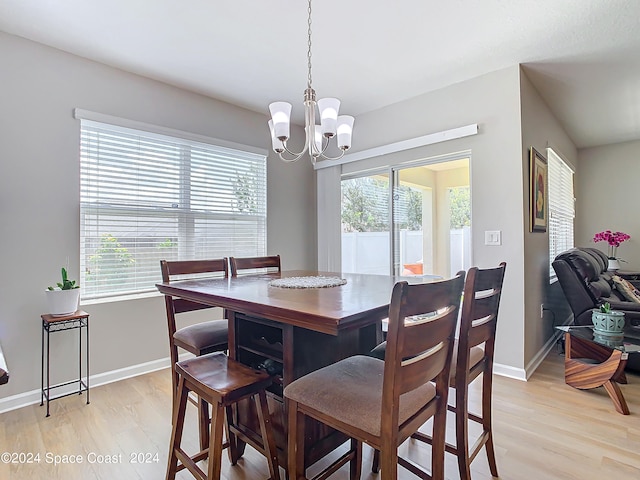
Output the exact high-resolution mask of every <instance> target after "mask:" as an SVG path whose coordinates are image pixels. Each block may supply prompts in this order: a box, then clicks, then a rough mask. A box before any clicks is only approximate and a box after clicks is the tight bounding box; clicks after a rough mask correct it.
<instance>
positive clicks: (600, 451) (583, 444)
mask: <svg viewBox="0 0 640 480" xmlns="http://www.w3.org/2000/svg"><path fill="white" fill-rule="evenodd" d="M562 361H563V358H562V356H560V355H559V354H557V353H556V352H552V353H551V354H550V355H549V356H548V358H547V359H546V360H545V361H544V362H543V364H542V365H541V366H540V368H539V369H538V371H537V372H536V373H535V374H534V375H533V377H532V378H531V379H530V380H529V382H526V383H525V382H520V381H517V380H512V379H508V378H503V377H496V378H495V380H494V431H495V442H496V454H497V462H498V471H499V473H500V478H502V479H508V480H521V479H522V480H528V479H532V480H547V479H548V480H553V479H562V480H565V479H566V480H578V479H580V480H591V479H593V480H600V479H607V478H615V479H617V480H626V479H628V480H632V479H634V480H635V479H640V377H639V376H635V375H629V376H628V380H629V384H628V385H623V386H621V388H622V391H623V393H624V395H625V397H626V399H627V403H628V404H629V409H630V411H631V415H628V416H623V415H620V414H618V413H616V412H615V410H614V408H613V404H612V403H611V400H610V399H609V397H608V396H607V394H606V392H605V391H604V389H602V388H600V389H596V390H591V391H579V390H576V389H573V388H571V387H569V386H567V385H565V384H564V376H563V363H562ZM476 383H478V382H476ZM473 387H474V388H472V394H471V396H472V402H473V404H477V402H478V391H477V388H476V387H479V385H474V386H473ZM170 388H171V381H170V375H169V370H163V371H159V372H155V373H151V374H147V375H142V376H139V377H136V378H132V379H128V380H123V381H121V382H116V383H112V384H109V385H104V386H101V387H97V388H94V389H92V390H91V404H90V405H85V399H84V396H80V397H78V396H70V397H66V398H64V399H60V400H56V401H54V402H52V403H51V416H50V417H49V418H45V416H44V415H45V411H44V407H40V406H38V405H34V406H29V407H25V408H22V409H19V410H14V411H12V412H8V413H4V414H2V415H0V454H1V453H3V452H15V453H17V454H25V455H28V454H30V453H31V454H34V455H35V454H39V460H40V462H39V463H21V462H22V461H26V460H29V459H28V458H26V457H25V456H23V458H16V460H17V463H5V462H4V461H0V479H3V480H27V479H29V480H35V479H65V480H89V479H101V480H137V479H143V480H153V479H162V478H164V476H165V469H166V461H167V450H168V445H169V435H170V432H171V421H170V408H171V401H170ZM188 415H189V416H188V418H187V424H186V427H185V445H186V448H187V449H189V448H190V450H189V451H195V449H196V448H197V431H196V428H195V426H196V418H195V417H196V415H195V408H191V407H190V408H189V409H188ZM449 418H450V419H451V421H450V422H449V425H450V426H452V425H453V421H452V420H453V419H452V417H449ZM425 429H426V430H427V431H428V425H427V426H425ZM473 431H474V430H473V429H472V433H473ZM475 431H477V430H475ZM448 435H451V438H453V437H452V435H453V432H452V431H450V432H449V433H448ZM401 454H404V455H408V456H409V457H410V458H412V459H414V460H415V461H418V462H424V463H425V464H427V463H428V462H429V458H430V457H429V456H430V450H429V447H428V446H426V445H423V444H421V443H419V442H412V441H408V442H406V443H405V444H404V445H403V446H402V447H401ZM65 456H66V457H65ZM364 456H365V458H364V463H363V475H362V478H363V479H365V480H374V479H379V478H380V476H379V475H374V474H372V473H370V471H371V450H370V449H369V448H368V447H365V455H364ZM0 460H1V458H0ZM56 460H57V461H59V462H62V463H59V464H58V465H55V464H54V463H52V462H54V461H56ZM72 460H76V461H77V460H81V461H82V463H69V462H70V461H72ZM267 474H268V470H267V466H266V461H265V460H264V458H263V457H262V456H260V455H259V454H258V453H256V452H255V451H253V450H252V449H251V448H250V447H247V452H246V454H245V456H244V457H243V459H241V460H240V462H239V463H238V465H236V466H235V467H232V466H230V465H229V462H228V458H227V456H226V454H225V455H224V457H223V478H225V479H228V480H252V479H264V478H267ZM399 475H400V478H401V479H409V478H415V477H413V476H412V475H411V474H410V473H408V472H407V471H405V470H404V469H402V468H399ZM446 475H447V478H448V479H452V480H455V479H458V478H459V477H458V474H457V464H456V460H455V458H454V457H453V456H451V455H447V461H446ZM472 475H473V478H474V480H486V479H489V478H491V475H490V474H489V468H488V465H487V461H486V457H485V455H484V452H481V453H480V454H479V455H478V458H476V460H475V461H474V462H473V463H472ZM178 478H181V479H188V478H191V477H190V475H189V474H188V473H186V472H181V473H180V474H179V476H178ZM333 478H336V479H339V480H344V479H347V478H348V469H347V468H343V469H342V470H340V471H339V472H338V473H337V474H336V475H334V477H333Z"/></svg>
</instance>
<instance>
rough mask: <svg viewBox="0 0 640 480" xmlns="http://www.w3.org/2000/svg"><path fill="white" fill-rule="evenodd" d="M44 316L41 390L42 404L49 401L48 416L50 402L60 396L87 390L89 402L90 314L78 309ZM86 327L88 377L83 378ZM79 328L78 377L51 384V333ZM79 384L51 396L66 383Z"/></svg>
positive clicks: (79, 393)
mask: <svg viewBox="0 0 640 480" xmlns="http://www.w3.org/2000/svg"><path fill="white" fill-rule="evenodd" d="M41 317H42V349H41V350H42V352H41V353H42V363H41V366H42V368H41V373H42V375H41V391H40V406H42V405H44V402H45V400H46V402H47V415H46V416H47V417H48V416H49V402H50V401H53V400H56V399H58V398H62V397H67V396H69V395H75V394H76V393H77V394H78V395H81V394H82V392H87V405H88V404H89V314H88V313H86V312H84V311H82V310H78V311H77V312H75V313H73V314H71V315H65V316H53V315H50V314H44V315H41ZM83 328H84V329H86V342H87V345H86V348H85V355H86V358H85V361H86V377H85V379H84V380H83V378H82V329H83ZM72 329H78V338H79V341H80V344H79V346H78V379H77V380H71V381H70V382H64V383H59V384H57V385H51V384H50V381H49V373H50V368H49V363H50V362H49V344H50V335H51V333H55V332H62V331H65V330H72ZM45 332H46V333H47V335H46V337H47V355H46V357H47V362H46V365H47V368H46V370H47V371H46V377H47V384H46V387H45V381H44V380H45V354H44V340H45ZM76 383H77V384H78V390H75V391H72V392H69V393H64V394H61V395H58V396H54V397H51V390H53V389H56V388H59V387H64V386H66V385H72V384H76Z"/></svg>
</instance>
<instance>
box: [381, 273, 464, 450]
mask: <svg viewBox="0 0 640 480" xmlns="http://www.w3.org/2000/svg"><path fill="white" fill-rule="evenodd" d="M464 277H465V273H464V272H458V274H457V275H456V276H455V277H454V278H452V279H448V280H442V281H438V282H432V283H423V284H417V285H409V284H408V283H407V282H398V283H396V285H395V286H394V288H393V292H392V295H391V304H390V305H389V331H388V333H387V346H386V354H385V364H384V380H383V387H382V431H381V433H382V436H383V437H385V436H387V438H391V439H396V438H397V436H399V437H400V438H406V437H408V436H409V435H411V433H413V431H415V430H416V429H417V427H416V428H415V429H413V431H411V427H412V426H415V422H416V421H421V422H422V423H424V421H426V419H428V418H429V417H430V416H431V415H433V412H434V411H435V410H434V409H435V408H437V407H440V408H444V409H446V403H447V394H448V384H449V369H450V366H451V356H452V350H453V343H454V337H455V328H456V324H457V321H458V311H459V308H460V299H461V296H462V288H463V286H464ZM434 379H435V384H436V397H435V398H434V399H433V400H432V401H431V402H429V403H428V404H427V405H425V406H424V407H423V408H422V409H421V410H420V411H419V412H418V414H416V415H415V416H414V417H412V419H410V420H409V421H408V422H406V423H407V424H411V425H405V426H402V425H398V406H399V397H400V395H402V394H403V393H406V392H409V391H411V390H414V389H415V388H418V387H420V386H421V385H424V384H426V383H428V382H430V381H432V380H434ZM443 402H444V404H443ZM419 425H421V423H418V426H419ZM405 427H406V428H405ZM392 442H393V440H392Z"/></svg>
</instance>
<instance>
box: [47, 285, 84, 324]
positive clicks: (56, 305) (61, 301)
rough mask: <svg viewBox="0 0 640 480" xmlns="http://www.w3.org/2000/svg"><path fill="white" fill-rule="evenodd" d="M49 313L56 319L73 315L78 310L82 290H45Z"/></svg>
mask: <svg viewBox="0 0 640 480" xmlns="http://www.w3.org/2000/svg"><path fill="white" fill-rule="evenodd" d="M45 293H46V295H47V304H48V305H49V313H50V314H51V315H53V316H55V317H61V316H63V315H71V314H73V313H75V312H76V310H78V302H79V300H80V289H79V288H72V289H71V290H45Z"/></svg>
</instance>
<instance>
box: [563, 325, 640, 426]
mask: <svg viewBox="0 0 640 480" xmlns="http://www.w3.org/2000/svg"><path fill="white" fill-rule="evenodd" d="M556 329H558V330H561V331H563V332H565V357H564V380H565V383H566V384H567V385H571V386H572V387H574V388H578V389H581V390H587V389H591V388H597V387H604V388H605V390H606V391H607V393H608V394H609V397H611V400H612V401H613V405H614V406H615V408H616V411H618V412H619V413H621V414H623V415H629V407H628V406H627V401H626V400H625V399H624V396H623V395H622V391H621V390H620V385H619V384H621V383H622V384H625V383H627V379H626V376H625V374H624V367H625V365H626V364H627V358H628V357H629V354H630V353H637V352H640V339H638V338H630V337H625V336H624V335H618V336H615V335H604V334H600V333H599V332H597V331H594V329H593V327H591V326H586V325H585V326H576V325H571V326H562V327H556Z"/></svg>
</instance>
